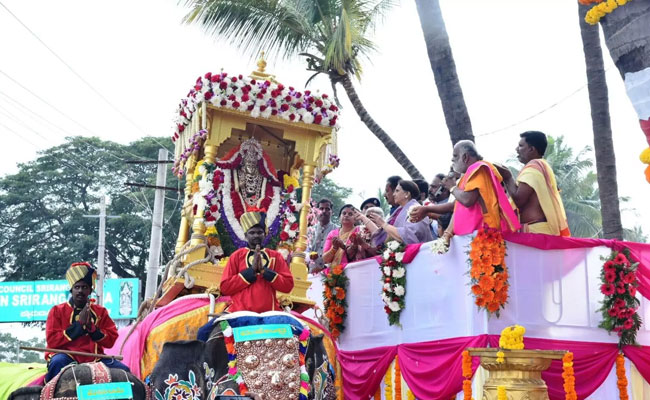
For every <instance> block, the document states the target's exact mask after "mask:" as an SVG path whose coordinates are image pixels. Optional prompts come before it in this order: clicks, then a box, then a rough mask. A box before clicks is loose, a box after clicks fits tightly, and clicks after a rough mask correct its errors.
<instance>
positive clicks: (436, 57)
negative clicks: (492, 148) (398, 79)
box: [415, 0, 474, 145]
mask: <svg viewBox="0 0 650 400" xmlns="http://www.w3.org/2000/svg"><path fill="white" fill-rule="evenodd" d="M415 4H416V6H417V9H418V15H419V17H420V25H421V26H422V33H423V34H424V42H425V43H426V46H427V54H428V55H429V63H430V64H431V70H432V71H433V77H434V78H435V81H436V88H437V89H438V96H439V97H440V102H441V103H442V110H443V113H444V114H445V122H446V123H447V129H449V136H450V137H451V142H452V145H454V144H456V142H458V141H460V140H465V139H467V140H471V141H474V134H473V133H472V122H471V121H470V118H469V113H468V112H467V106H466V105H465V98H464V97H463V89H462V88H461V87H460V81H459V80H458V74H457V73H456V63H455V62H454V55H453V54H452V51H451V45H450V44H449V36H448V35H447V29H446V27H445V21H444V19H443V18H442V11H441V10H440V2H439V1H438V0H415Z"/></svg>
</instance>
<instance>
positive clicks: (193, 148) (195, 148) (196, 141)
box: [172, 129, 208, 178]
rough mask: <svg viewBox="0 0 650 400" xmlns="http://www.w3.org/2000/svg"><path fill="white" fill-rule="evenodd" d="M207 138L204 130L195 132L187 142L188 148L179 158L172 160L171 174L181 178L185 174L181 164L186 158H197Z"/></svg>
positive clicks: (206, 132)
mask: <svg viewBox="0 0 650 400" xmlns="http://www.w3.org/2000/svg"><path fill="white" fill-rule="evenodd" d="M207 137H208V131H207V130H205V129H201V130H200V131H198V132H196V133H195V134H194V135H192V137H191V138H190V140H189V142H188V146H187V147H186V148H185V150H183V152H182V153H181V154H180V156H179V157H178V158H177V159H176V160H174V164H173V166H172V173H173V174H174V175H176V176H177V177H179V178H181V177H182V176H183V174H184V173H185V170H184V169H183V168H182V166H183V164H184V163H185V161H187V159H188V158H190V156H191V155H195V156H197V157H198V156H199V152H200V151H201V147H203V143H204V142H205V139H207Z"/></svg>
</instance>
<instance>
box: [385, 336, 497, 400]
mask: <svg viewBox="0 0 650 400" xmlns="http://www.w3.org/2000/svg"><path fill="white" fill-rule="evenodd" d="M486 345H487V335H480V336H470V337H460V338H453V339H445V340H436V341H432V342H425V343H408V344H402V345H399V346H397V355H398V356H399V363H400V366H401V370H402V376H404V380H405V381H406V383H407V384H408V386H409V389H411V391H413V394H414V395H415V397H417V398H418V399H423V400H428V399H430V400H438V399H440V400H448V399H450V398H451V397H452V396H454V395H455V394H456V393H458V392H460V391H461V390H463V376H462V375H463V368H462V352H463V350H465V349H466V348H468V347H485V346H486ZM478 366H479V359H478V358H476V357H475V358H474V359H473V360H472V371H476V369H477V368H478Z"/></svg>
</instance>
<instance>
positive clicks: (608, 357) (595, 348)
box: [490, 335, 618, 400]
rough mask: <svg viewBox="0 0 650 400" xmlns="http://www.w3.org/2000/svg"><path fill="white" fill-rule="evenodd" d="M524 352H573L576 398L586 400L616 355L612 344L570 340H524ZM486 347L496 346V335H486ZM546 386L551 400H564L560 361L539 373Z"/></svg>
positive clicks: (610, 367)
mask: <svg viewBox="0 0 650 400" xmlns="http://www.w3.org/2000/svg"><path fill="white" fill-rule="evenodd" d="M524 344H525V345H526V348H527V349H535V350H568V351H570V352H572V353H573V370H574V374H575V377H576V393H577V394H578V399H586V398H587V397H589V395H591V394H592V393H593V392H595V391H596V389H598V387H599V386H600V385H601V384H602V383H603V382H604V381H605V379H607V375H609V373H610V371H611V370H612V367H613V366H614V362H615V361H616V355H617V354H618V347H617V345H616V344H615V343H597V342H575V341H571V340H553V339H538V338H528V337H527V338H524ZM490 346H491V347H498V346H499V336H498V335H490ZM542 378H543V379H544V381H545V382H546V385H547V386H548V395H549V397H550V398H551V400H564V398H565V393H564V387H563V383H564V380H563V379H562V361H553V362H552V363H551V367H550V368H549V369H547V370H546V371H545V372H543V373H542Z"/></svg>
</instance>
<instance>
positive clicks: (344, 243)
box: [323, 204, 359, 265]
mask: <svg viewBox="0 0 650 400" xmlns="http://www.w3.org/2000/svg"><path fill="white" fill-rule="evenodd" d="M354 214H355V209H354V206H353V205H352V204H346V205H344V206H343V207H341V210H340V211H339V220H340V221H341V227H340V228H339V229H334V230H333V231H331V232H330V233H329V235H327V239H325V245H324V246H323V261H324V262H325V263H326V264H330V265H340V264H347V263H348V262H349V261H348V260H352V261H354V260H355V257H356V253H357V250H358V249H357V246H356V245H354V244H356V241H357V233H358V232H359V227H355V226H354Z"/></svg>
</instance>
